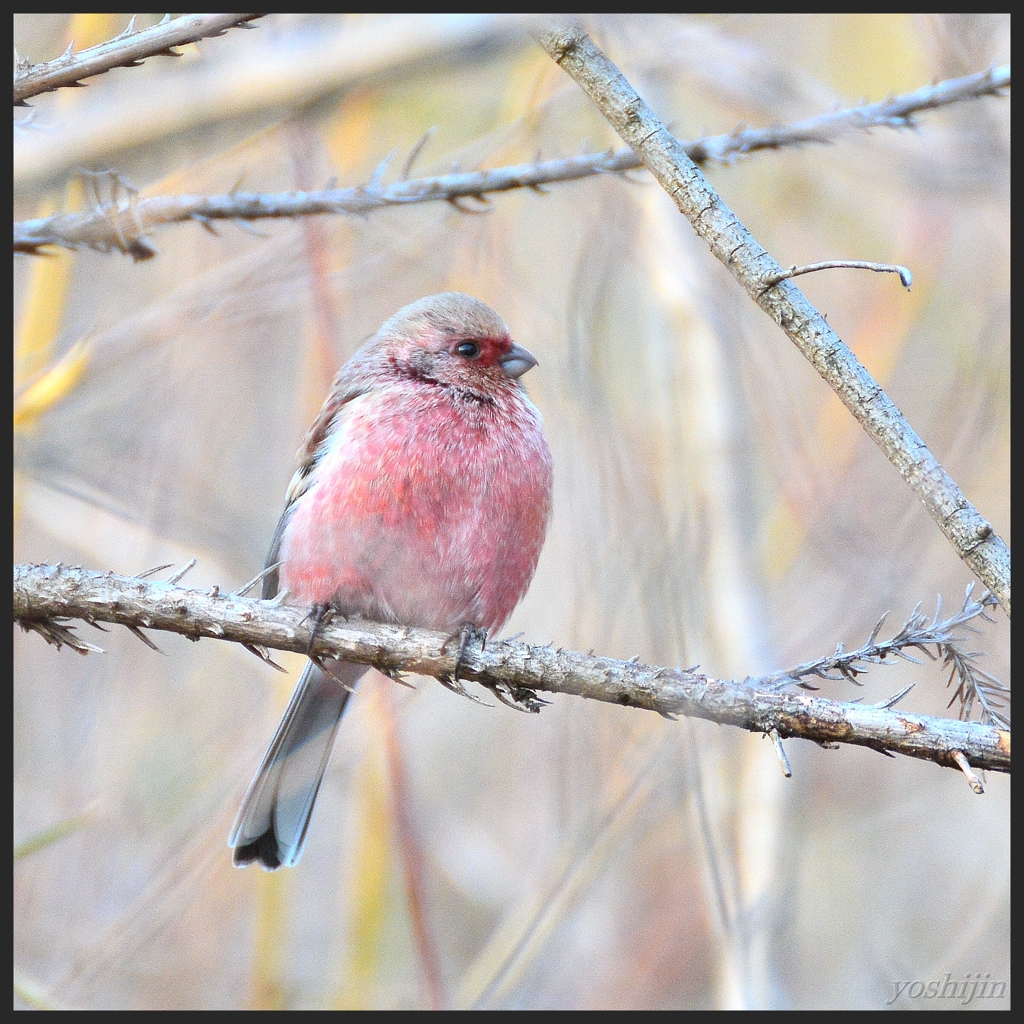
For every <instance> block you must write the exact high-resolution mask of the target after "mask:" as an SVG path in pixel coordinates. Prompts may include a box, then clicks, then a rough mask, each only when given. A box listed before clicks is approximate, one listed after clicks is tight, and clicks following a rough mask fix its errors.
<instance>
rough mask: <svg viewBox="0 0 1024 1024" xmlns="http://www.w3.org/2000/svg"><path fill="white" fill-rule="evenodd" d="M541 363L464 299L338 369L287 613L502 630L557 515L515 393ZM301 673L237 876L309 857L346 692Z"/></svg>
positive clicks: (443, 303) (419, 313)
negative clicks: (324, 610) (321, 610)
mask: <svg viewBox="0 0 1024 1024" xmlns="http://www.w3.org/2000/svg"><path fill="white" fill-rule="evenodd" d="M536 365H537V360H536V359H534V357H533V356H532V355H531V354H530V353H529V352H527V351H526V349H525V348H522V347H520V346H519V345H516V344H515V343H514V342H513V341H512V339H511V337H510V336H509V330H508V328H507V327H506V326H505V324H504V322H503V321H502V320H501V318H500V317H499V316H498V315H497V314H496V313H495V312H494V311H493V310H492V309H490V308H489V307H487V306H485V305H484V304H483V303H482V302H480V301H478V300H477V299H474V298H471V297H470V296H468V295H462V294H461V293H459V292H443V293H441V294H440V295H430V296H427V297H426V298H423V299H420V300H419V301H418V302H414V303H412V305H409V306H406V307H404V308H403V309H400V310H399V311H398V312H397V313H396V314H395V315H394V316H393V317H391V319H390V320H388V321H386V322H385V323H384V325H383V326H382V327H381V328H380V330H379V331H378V332H377V333H376V334H375V335H374V336H373V337H372V338H370V339H369V340H368V341H367V342H365V343H364V344H363V345H362V347H361V348H360V349H359V350H358V351H357V352H356V353H355V354H354V355H353V356H352V358H351V359H350V360H349V361H348V362H347V363H346V364H345V365H344V366H343V367H342V368H341V370H339V371H338V375H337V376H336V377H335V379H334V384H333V386H332V388H331V392H330V394H329V395H328V396H327V401H326V402H325V403H324V406H323V408H322V409H321V410H320V414H319V416H318V417H317V419H316V422H315V423H314V424H313V426H312V428H311V429H310V431H309V433H308V434H307V435H306V440H305V443H304V444H303V446H302V448H301V449H300V450H299V468H298V471H297V472H296V473H295V476H294V477H293V478H292V482H291V484H290V486H289V487H288V492H287V495H286V497H285V510H284V513H283V514H282V516H281V519H280V521H279V522H278V524H277V529H276V530H275V531H274V538H273V541H272V542H271V545H270V553H269V554H268V556H267V566H268V567H269V566H272V565H275V564H277V563H279V567H278V568H277V569H276V570H274V571H272V572H270V573H269V574H268V575H267V576H266V578H265V580H264V584H263V597H264V599H266V598H270V597H273V596H274V595H275V594H276V593H277V592H278V588H279V587H286V588H287V589H288V592H289V596H288V601H289V602H290V603H292V604H301V605H314V606H330V607H331V608H334V609H337V610H338V611H339V612H341V613H342V614H343V615H348V616H352V615H355V616H362V617H364V618H367V619H374V620H377V621H383V622H395V623H402V624H405V625H410V626H423V627H427V628H431V629H438V630H445V631H450V632H452V633H453V634H454V633H455V632H456V631H461V630H463V629H464V628H465V627H467V626H472V627H478V628H482V629H486V630H497V629H499V628H500V627H501V626H503V625H504V623H505V622H506V620H507V619H508V617H509V616H510V615H511V614H512V610H513V609H514V608H515V606H516V605H517V604H518V603H519V601H520V600H521V599H522V597H523V595H524V594H525V593H526V590H527V587H529V585H530V580H531V579H532V578H533V573H534V570H535V569H536V567H537V559H538V558H539V557H540V550H541V547H542V545H543V543H544V535H545V533H546V531H547V524H548V519H549V518H550V513H551V482H552V470H551V452H550V450H549V449H548V445H547V442H546V441H545V440H544V435H543V433H542V432H541V416H540V413H539V412H538V411H537V409H536V408H535V407H534V405H533V403H532V402H531V401H530V399H529V398H528V397H527V395H526V392H525V391H524V390H523V387H522V385H521V384H520V383H519V378H520V377H521V376H522V375H523V374H524V373H526V371H527V370H529V369H530V368H531V367H533V366H536ZM366 668H367V666H365V665H357V664H352V663H349V662H342V661H330V662H328V663H326V664H325V666H324V669H326V671H325V670H324V669H322V668H320V667H319V666H318V665H316V664H315V663H314V662H312V661H310V662H309V663H308V664H307V665H306V668H305V670H304V671H303V673H302V677H301V678H300V680H299V684H298V686H297V687H296V689H295V693H294V695H293V696H292V699H291V701H290V702H289V704H288V708H287V710H286V711H285V713H284V717H283V718H282V719H281V723H280V725H279V726H278V727H277V733H276V734H275V736H274V739H273V741H272V742H271V744H270V747H269V748H268V749H267V752H266V754H265V755H264V757H263V761H262V763H261V764H260V767H259V769H258V770H257V772H256V776H255V778H254V779H253V780H252V783H251V784H250V786H249V789H248V791H247V792H246V794H245V798H244V799H243V801H242V806H241V808H240V809H239V811H238V816H237V818H236V819H235V824H234V827H233V828H232V830H231V836H230V838H229V840H228V844H229V846H231V847H232V848H233V849H234V863H235V864H236V865H238V866H244V865H247V864H251V863H254V862H255V863H258V864H260V865H261V866H262V867H263V868H265V869H266V870H268V871H273V870H275V869H276V868H279V867H281V866H286V867H291V866H292V865H294V864H296V863H297V862H298V860H299V858H300V857H301V856H302V849H303V846H304V844H305V841H306V833H307V830H308V828H309V820H310V815H311V814H312V813H313V805H314V803H315V802H316V796H317V793H318V791H319V789H320V783H321V782H322V781H323V776H324V772H325V771H326V769H327V762H328V760H329V759H330V756H331V749H332V748H333V746H334V737H335V735H336V733H337V731H338V723H339V722H340V720H341V716H342V714H343V712H344V710H345V705H346V704H347V702H348V698H349V695H350V693H351V692H352V687H354V686H355V683H356V681H357V680H358V679H359V677H360V676H361V675H362V674H363V673H364V672H365V671H366Z"/></svg>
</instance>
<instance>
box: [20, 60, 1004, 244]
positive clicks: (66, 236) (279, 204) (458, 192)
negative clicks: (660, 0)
mask: <svg viewBox="0 0 1024 1024" xmlns="http://www.w3.org/2000/svg"><path fill="white" fill-rule="evenodd" d="M1009 85H1010V69H1009V68H1008V67H1002V68H993V69H991V70H988V71H982V72H980V73H978V74H974V75H967V76H966V77H964V78H957V79H950V80H947V81H944V82H938V83H936V84H935V85H930V86H927V87H925V88H923V89H917V90H915V91H914V92H910V93H906V94H904V95H902V96H896V97H893V98H892V99H889V100H884V101H882V102H881V103H871V104H867V105H865V106H860V107H854V108H851V109H847V110H837V111H832V112H830V113H826V114H820V115H818V116H816V117H811V118H807V119H806V120H804V121H798V122H796V123H794V124H790V125H783V126H774V127H768V128H745V129H742V130H737V131H734V132H732V133H730V134H728V135H716V136H712V137H708V138H704V139H698V140H696V141H693V142H680V145H681V146H682V147H683V149H684V151H685V152H686V153H687V155H688V156H689V157H690V159H691V160H693V161H694V162H695V163H697V164H705V163H708V162H711V161H727V160H730V159H733V158H735V157H737V156H740V155H742V154H745V153H752V152H754V151H756V150H760V149H782V148H784V147H788V146H797V145H802V144H805V143H812V142H813V143H830V142H835V141H836V140H838V139H840V138H842V137H843V136H844V135H848V134H850V133H852V132H855V131H868V130H870V129H872V128H878V127H889V128H910V127H914V123H915V122H914V118H913V114H914V113H916V112H918V111H921V110H929V109H934V108H936V107H940V106H945V105H948V104H951V103H957V102H960V101H962V100H965V99H972V98H977V97H980V96H991V95H999V94H1000V93H1001V90H1003V89H1006V88H1008V87H1009ZM423 141H425V140H421V142H420V143H419V144H418V145H417V147H416V148H414V150H413V152H412V153H411V154H410V159H409V160H407V161H406V168H405V170H404V172H403V173H402V175H401V177H400V179H399V180H398V181H396V182H394V183H392V184H390V185H383V184H381V179H382V178H383V175H384V171H385V169H386V166H387V162H385V163H384V164H382V165H381V167H379V168H378V170H377V172H376V173H375V174H374V176H373V177H372V178H371V180H370V181H369V182H368V183H367V184H365V185H359V186H355V187H352V188H332V189H322V190H319V191H316V192H283V193H277V194H266V193H252V192H238V191H232V192H229V193H227V194H226V195H220V196H189V195H183V196H152V197H148V198H140V197H139V196H138V194H137V193H134V192H131V191H130V190H129V195H128V196H127V198H126V199H125V200H123V201H121V200H119V199H118V197H117V193H116V191H115V192H114V194H113V196H112V199H111V201H110V202H109V203H99V204H98V205H97V207H96V208H95V209H93V210H91V211H89V212H86V213H67V214H55V215H53V216H50V217H40V218H36V219H34V220H27V221H21V222H20V223H16V224H15V225H14V251H15V252H23V253H30V254H36V253H38V252H39V250H40V248H41V247H42V246H45V245H60V246H64V247H65V248H68V249H75V248H78V247H79V246H86V247H89V248H93V249H98V250H100V251H103V252H109V251H118V252H123V253H126V254H128V255H130V256H132V257H134V258H135V259H137V260H138V259H148V258H150V257H152V256H154V255H156V249H155V248H154V247H153V246H152V245H151V244H150V243H149V242H148V241H147V240H146V238H145V236H146V234H147V233H148V232H149V231H151V230H152V229H154V228H157V227H160V226H162V225H164V224H176V223H181V222H183V221H188V220H194V221H198V222H199V223H201V224H203V225H204V226H206V227H209V228H211V230H212V225H213V223H214V222H215V221H218V220H229V221H230V220H236V221H251V220H261V219H265V218H280V217H300V216H312V215H317V214H339V213H342V214H343V213H349V214H352V213H354V214H361V215H365V214H368V213H370V212H372V211H374V210H379V209H382V208H384V207H387V206H403V205H408V204H411V203H426V202H441V201H444V202H449V203H454V204H458V202H459V200H461V199H477V200H481V201H486V200H485V197H486V196H487V195H490V194H494V193H498V192H507V191H510V190H513V189H519V188H532V189H538V190H539V189H540V188H541V187H542V186H544V185H550V184H553V183H556V182H560V181H576V180H579V179H581V178H587V177H591V176H593V175H595V174H620V173H622V172H624V171H629V170H634V169H636V168H638V167H642V166H643V161H642V160H641V159H640V157H639V156H637V154H636V153H635V152H634V151H633V150H632V149H623V150H618V151H617V152H603V153H587V154H584V155H582V156H577V157H569V158H567V159H561V160H546V161H537V162H535V163H531V164H519V165H514V166H509V167H498V168H495V169H494V170H489V171H471V172H465V173H455V172H453V173H451V174H444V175H439V176H437V177H429V178H419V179H417V180H413V181H407V180H405V179H406V176H407V173H408V169H409V165H410V164H411V162H412V161H413V160H414V159H415V157H416V156H417V155H418V153H419V150H420V149H421V148H422V145H423ZM112 180H113V181H115V183H116V181H117V179H116V178H114V177H113V176H112ZM460 208H462V207H460Z"/></svg>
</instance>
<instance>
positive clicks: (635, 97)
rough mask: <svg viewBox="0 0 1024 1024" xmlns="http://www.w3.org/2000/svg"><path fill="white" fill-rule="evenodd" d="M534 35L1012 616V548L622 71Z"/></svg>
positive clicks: (587, 41)
mask: <svg viewBox="0 0 1024 1024" xmlns="http://www.w3.org/2000/svg"><path fill="white" fill-rule="evenodd" d="M537 39H538V42H539V43H540V45H541V46H542V47H543V48H544V49H545V51H547V53H548V55H549V56H550V57H551V58H552V60H554V61H555V63H557V64H558V65H559V67H561V68H562V70H563V71H565V72H566V74H568V75H569V76H570V77H571V78H572V79H573V80H574V81H575V82H576V83H577V85H579V86H580V88H581V89H582V90H583V91H584V92H585V93H586V94H587V95H588V96H589V97H590V98H591V99H592V100H593V101H594V104H595V105H596V106H597V108H598V109H599V110H600V111H601V113H602V114H604V116H605V118H607V120H608V122H609V123H610V124H611V126H612V127H613V128H614V129H615V130H616V131H617V132H618V133H619V135H620V136H621V138H622V139H623V141H625V142H627V143H629V145H630V146H632V147H633V149H634V150H635V151H636V153H637V155H638V156H640V157H642V159H643V161H644V165H645V166H646V167H647V169H648V170H649V171H650V172H651V173H652V174H653V175H654V177H655V178H656V179H657V181H658V183H659V184H660V185H661V186H662V188H663V189H664V190H665V191H666V192H667V193H668V194H669V195H670V196H671V197H672V199H673V201H674V202H675V204H676V206H677V207H678V208H679V211H680V212H681V213H682V214H683V215H684V216H685V217H686V218H687V220H689V221H690V223H691V225H692V226H693V229H694V230H695V231H696V233H697V235H698V236H699V237H700V238H701V239H702V240H703V241H704V243H705V244H706V245H707V246H708V248H709V249H710V250H711V252H712V253H713V254H714V256H715V257H716V258H717V259H718V260H720V261H721V263H722V264H723V265H724V266H725V267H726V269H728V270H729V272H730V273H731V274H732V275H733V276H734V277H735V278H736V280H737V281H738V282H739V283H740V284H741V285H742V286H743V288H744V289H745V290H746V291H747V293H748V294H749V295H750V297H751V298H752V299H753V300H754V301H755V302H756V303H757V304H758V305H759V306H760V307H761V309H762V310H764V312H765V313H767V314H768V316H770V317H771V318H772V319H773V320H774V321H775V322H776V323H777V324H778V325H779V326H780V327H781V328H782V329H783V330H784V331H785V332H786V335H787V336H788V337H789V339H790V340H791V341H792V342H793V343H794V344H795V345H796V346H797V348H798V349H799V350H800V352H801V353H802V354H803V355H804V357H805V358H806V359H807V360H808V361H809V362H810V363H811V365H812V366H813V367H814V368H815V369H816V370H817V371H818V373H819V374H820V375H821V376H822V377H823V378H824V379H825V381H827V383H828V384H829V386H830V387H831V388H832V389H833V391H835V393H836V395H837V396H838V397H839V399H840V401H841V402H842V403H843V404H844V405H845V406H846V408H847V409H849V411H850V412H851V413H852V414H853V416H854V417H855V418H856V420H857V422H858V423H860V425H861V426H862V427H863V428H864V430H865V431H866V433H867V434H868V436H869V437H870V438H871V439H872V440H873V441H874V442H875V444H877V445H878V446H879V448H881V449H882V451H883V452H884V454H885V456H886V458H888V459H889V461H890V462H891V463H892V464H893V465H894V466H895V467H896V469H897V470H899V473H900V475H901V476H902V477H903V479H904V481H905V482H906V483H907V485H908V486H909V487H910V489H911V490H912V491H913V492H914V493H915V494H916V495H917V497H918V498H919V499H920V501H921V503H922V504H923V505H924V507H925V508H926V509H927V511H928V513H929V515H930V516H931V517H932V519H933V520H934V521H935V523H936V524H937V525H938V526H939V528H940V529H941V530H942V532H943V534H944V535H945V536H946V539H947V540H948V541H949V542H950V544H952V546H953V548H954V549H955V550H956V552H957V554H958V555H959V556H960V558H961V559H963V561H964V562H965V563H966V564H967V565H968V566H969V567H970V569H971V571H972V572H974V574H975V575H976V576H977V577H978V578H979V579H980V580H981V581H982V583H984V584H985V586H986V587H987V588H988V589H989V590H991V591H992V593H993V594H995V596H996V598H997V599H998V600H999V603H1000V605H1002V607H1003V610H1004V611H1005V612H1006V614H1007V615H1008V616H1009V615H1010V549H1009V547H1008V546H1007V545H1006V543H1005V542H1004V541H1003V539H1002V538H1001V537H1000V536H999V535H998V534H997V533H996V532H995V530H994V529H993V527H992V524H991V523H989V522H988V521H987V520H986V519H985V518H984V517H983V516H982V515H981V513H980V512H979V511H978V510H977V509H976V508H975V507H974V506H973V505H972V504H971V503H970V502H969V501H968V500H967V498H966V497H965V496H964V493H963V492H962V491H961V490H960V488H959V487H958V486H957V484H956V481H954V480H953V478H952V477H951V476H950V475H949V474H948V473H947V472H946V471H945V469H943V467H942V466H941V465H940V464H939V461H938V460H937V459H936V458H935V456H934V455H933V454H932V453H931V452H930V451H929V450H928V447H927V446H926V445H925V443H924V441H923V440H922V439H921V438H920V437H919V436H918V435H917V433H916V432H915V431H914V429H913V427H911V425H910V424H909V423H908V422H907V420H906V419H905V418H904V416H903V414H902V413H901V412H900V410H899V409H898V408H897V407H896V405H895V404H894V403H893V401H892V400H891V399H890V398H889V396H888V395H887V394H886V393H885V391H884V390H883V389H882V388H881V387H880V385H879V384H878V382H877V381H876V380H875V379H874V378H873V377H872V376H871V374H870V373H868V371H867V370H866V369H865V368H864V366H863V365H862V364H861V363H860V361H859V360H858V359H857V357H856V356H855V355H854V354H853V352H851V351H850V349H849V347H848V346H847V345H846V344H845V343H844V342H843V340H842V339H841V338H840V337H839V335H838V334H836V332H835V331H834V330H833V329H832V328H831V327H830V326H829V324H828V322H827V321H826V320H825V318H824V317H823V316H822V315H821V313H820V312H819V311H818V310H817V309H815V307H814V306H813V305H812V304H811V303H810V302H809V301H808V300H807V298H806V296H805V295H804V294H803V293H802V292H801V291H800V290H799V289H798V288H797V287H796V286H795V285H794V284H793V282H792V281H787V280H781V281H780V282H779V283H778V284H771V283H769V282H771V281H773V280H774V281H779V275H780V274H781V275H782V276H785V271H784V270H783V268H782V267H781V266H779V263H778V262H777V261H776V260H775V259H774V257H773V256H772V255H771V253H769V252H768V251H767V250H766V249H765V248H764V247H763V246H762V245H761V244H760V243H759V242H758V241H757V239H756V238H754V236H753V235H752V234H751V233H750V231H749V230H748V229H747V228H746V226H745V225H744V224H743V223H742V222H741V221H740V219H739V218H738V217H737V216H736V215H735V214H734V213H733V212H732V210H730V209H729V207H728V206H726V204H725V203H724V202H723V201H722V198H721V196H719V195H718V193H717V192H716V191H715V190H714V189H713V188H712V187H711V185H710V184H709V183H708V181H707V179H706V178H705V177H704V175H703V174H701V172H700V169H699V168H698V167H697V166H696V164H695V163H694V162H693V161H692V160H691V159H690V157H689V156H688V155H687V154H686V152H685V150H684V148H683V145H682V143H681V142H680V141H679V139H677V138H676V137H675V136H674V135H672V133H671V132H670V131H669V130H668V129H667V128H666V127H665V126H664V125H663V124H662V123H661V122H660V121H659V120H658V118H657V117H655V115H654V112H653V111H652V110H651V108H650V107H649V106H648V105H647V103H645V102H644V100H643V98H642V97H641V96H640V95H639V94H638V93H637V92H636V90H635V89H634V88H633V86H632V85H631V84H630V83H629V82H628V81H627V79H626V77H625V75H623V73H622V72H621V71H620V70H619V69H618V68H617V67H616V66H615V65H614V64H613V63H612V62H611V61H610V60H609V59H608V57H607V56H605V54H604V53H603V52H602V51H601V50H600V49H599V48H598V47H597V46H596V45H595V43H594V41H593V40H592V39H591V38H590V36H588V35H587V33H586V32H584V31H583V29H582V28H580V27H579V26H578V25H575V24H562V25H559V26H557V27H555V28H551V29H548V30H546V31H544V32H541V33H538V35H537Z"/></svg>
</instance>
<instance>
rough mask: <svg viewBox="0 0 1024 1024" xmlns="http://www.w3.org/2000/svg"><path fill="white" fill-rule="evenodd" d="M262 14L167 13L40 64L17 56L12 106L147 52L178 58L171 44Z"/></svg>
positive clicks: (217, 32)
mask: <svg viewBox="0 0 1024 1024" xmlns="http://www.w3.org/2000/svg"><path fill="white" fill-rule="evenodd" d="M262 17H263V15H262V14H185V15H182V17H180V18H175V19H174V20H173V21H171V16H170V15H169V14H168V15H166V16H165V17H164V19H163V21H161V22H160V24H159V25H154V26H153V27H152V28H146V29H141V30H139V31H135V19H134V18H132V20H131V21H130V22H129V24H128V27H127V28H126V29H125V30H124V31H123V32H122V33H121V34H120V35H119V36H116V37H115V38H113V39H110V40H108V41H107V42H105V43H101V44H100V45H99V46H90V47H89V48H88V49H87V50H80V51H79V52H78V53H74V52H73V48H74V45H75V44H74V42H72V43H71V45H70V46H69V47H68V48H67V50H65V51H64V53H62V54H61V55H60V56H59V57H57V58H55V59H54V60H50V61H46V62H45V63H43V64H33V63H32V62H31V61H28V60H23V59H17V58H16V60H15V67H14V105H15V106H16V107H23V106H25V105H26V103H25V101H26V100H28V99H31V98H32V97H33V96H39V95H41V94H42V93H44V92H54V91H56V90H57V89H65V88H77V87H80V86H81V85H83V82H82V79H83V78H91V77H93V76H94V75H102V74H105V73H106V72H107V71H111V70H113V69H114V68H131V67H137V66H138V65H139V63H141V62H142V61H143V60H145V59H146V58H147V57H177V56H178V54H177V53H175V52H174V50H173V49H172V47H175V46H184V45H185V44H186V43H195V42H198V41H199V40H200V39H208V38H209V37H210V36H220V35H223V34H224V33H225V32H226V31H227V30H228V29H229V28H234V27H235V26H236V25H243V24H245V23H246V22H249V21H252V20H253V19H255V18H262Z"/></svg>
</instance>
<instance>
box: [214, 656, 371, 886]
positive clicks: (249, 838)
mask: <svg viewBox="0 0 1024 1024" xmlns="http://www.w3.org/2000/svg"><path fill="white" fill-rule="evenodd" d="M326 667H327V668H328V670H329V672H330V674H328V673H327V672H325V671H324V670H323V669H321V668H319V667H318V666H317V665H316V664H314V663H313V662H312V661H311V662H309V663H307V665H306V668H305V671H304V672H303V673H302V677H301V678H300V679H299V685H298V686H296V687H295V693H293V694H292V699H291V701H289V703H288V708H287V710H286V711H285V713H284V717H283V718H282V719H281V724H280V725H279V726H278V727H277V732H276V733H275V734H274V739H273V740H272V741H271V744H270V746H269V747H268V748H267V752H266V753H265V754H264V755H263V761H262V763H261V764H260V766H259V769H258V770H257V772H256V775H255V777H254V778H253V780H252V782H251V783H250V784H249V789H248V791H247V792H246V794H245V798H244V799H243V800H242V806H241V807H240V808H239V809H238V816H237V817H236V818H235V824H234V826H233V827H232V829H231V835H230V837H229V838H228V846H230V847H232V849H234V851H235V852H234V857H233V859H234V863H235V866H236V867H245V866H246V865H247V864H253V863H255V864H259V865H260V867H262V868H264V869H265V870H266V871H275V870H276V869H277V868H280V867H292V866H293V865H295V864H297V863H298V861H299V858H300V857H301V856H302V847H303V846H304V845H305V842H306V832H307V831H308V830H309V819H310V816H311V815H312V814H313V805H314V804H315V803H316V795H317V793H319V792H320V783H321V782H323V778H324V772H325V771H326V770H327V762H328V761H330V759H331V750H332V749H333V747H334V737H335V735H336V734H337V732H338V723H339V722H340V721H341V716H342V714H343V713H344V711H345V705H346V704H347V703H348V699H349V697H350V696H351V693H352V687H354V686H355V684H356V682H357V681H358V679H359V677H360V676H361V675H362V674H363V673H364V672H365V671H366V668H367V666H366V665H355V664H352V663H351V662H346V661H330V662H328V663H327V664H326Z"/></svg>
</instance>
